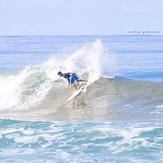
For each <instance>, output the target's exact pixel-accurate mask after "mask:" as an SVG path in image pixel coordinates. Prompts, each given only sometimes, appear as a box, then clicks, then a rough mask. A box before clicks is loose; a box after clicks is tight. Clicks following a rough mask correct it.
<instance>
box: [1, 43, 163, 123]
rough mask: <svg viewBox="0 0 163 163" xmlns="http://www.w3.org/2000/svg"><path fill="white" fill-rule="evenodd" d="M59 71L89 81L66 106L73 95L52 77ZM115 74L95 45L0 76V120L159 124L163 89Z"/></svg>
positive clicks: (111, 62) (114, 67) (108, 57)
mask: <svg viewBox="0 0 163 163" xmlns="http://www.w3.org/2000/svg"><path fill="white" fill-rule="evenodd" d="M58 71H62V72H76V73H77V74H78V75H79V77H80V78H84V79H85V78H89V86H88V87H87V91H86V92H85V93H82V94H81V95H80V96H78V97H77V98H75V99H74V100H72V101H69V102H66V100H67V99H68V98H69V97H70V96H71V95H72V93H73V92H74V90H73V88H67V81H66V80H65V79H63V78H60V77H59V76H58V75H57V72H58ZM88 72H89V77H88ZM116 74H117V65H116V62H115V59H114V57H113V56H112V55H111V54H109V53H108V52H107V51H106V50H105V48H104V46H103V45H102V43H101V41H100V40H96V41H94V42H90V43H86V44H83V46H82V47H81V48H79V49H77V50H76V51H75V52H73V53H71V54H67V53H65V52H64V53H63V54H62V55H54V56H52V57H51V58H50V59H48V60H47V61H45V62H43V63H42V64H38V65H35V66H27V67H26V68H25V69H24V70H23V71H21V72H15V73H11V72H10V73H1V74H0V90H1V92H0V111H1V117H2V118H14V119H26V120H45V121H46V120H51V121H56V120H58V121H62V120H63V121H72V120H102V121H103V120H111V121H151V120H152V121H160V120H162V114H163V113H162V108H163V106H162V99H163V94H162V92H163V84H161V83H154V82H148V81H134V80H128V79H126V78H121V77H117V76H116ZM81 84H82V83H77V86H78V87H79V86H80V85H81ZM24 115H26V116H25V117H24ZM144 116H145V117H146V118H145V119H143V117H144Z"/></svg>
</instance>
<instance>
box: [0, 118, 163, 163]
mask: <svg viewBox="0 0 163 163" xmlns="http://www.w3.org/2000/svg"><path fill="white" fill-rule="evenodd" d="M0 132H1V135H0V147H1V156H0V159H1V162H44V161H45V162H81V163H82V162H160V163H161V162H162V152H163V146H162V143H163V140H162V136H163V125H162V124H128V123H109V122H54V123H51V122H26V121H12V120H1V125H0Z"/></svg>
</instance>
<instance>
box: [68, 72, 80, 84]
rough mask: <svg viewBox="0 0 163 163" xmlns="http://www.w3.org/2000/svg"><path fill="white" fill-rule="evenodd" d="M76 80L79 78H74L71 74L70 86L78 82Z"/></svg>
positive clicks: (74, 75)
mask: <svg viewBox="0 0 163 163" xmlns="http://www.w3.org/2000/svg"><path fill="white" fill-rule="evenodd" d="M78 79H79V78H78V77H77V76H76V74H75V73H73V74H72V77H71V79H70V83H71V84H74V83H75V81H76V80H78Z"/></svg>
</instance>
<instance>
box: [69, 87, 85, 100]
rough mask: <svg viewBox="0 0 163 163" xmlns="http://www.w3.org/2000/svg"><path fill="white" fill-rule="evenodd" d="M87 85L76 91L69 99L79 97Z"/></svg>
mask: <svg viewBox="0 0 163 163" xmlns="http://www.w3.org/2000/svg"><path fill="white" fill-rule="evenodd" d="M86 87H87V84H86V85H83V86H82V87H81V88H80V89H79V90H77V91H75V92H74V94H73V95H72V96H71V97H70V98H68V99H67V101H70V100H72V99H73V98H75V97H77V96H78V95H79V94H80V93H82V92H83V91H84V89H86Z"/></svg>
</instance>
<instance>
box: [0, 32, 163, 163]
mask: <svg viewBox="0 0 163 163" xmlns="http://www.w3.org/2000/svg"><path fill="white" fill-rule="evenodd" d="M58 71H62V72H63V73H66V72H75V73H76V74H77V76H78V77H79V78H80V79H88V80H89V84H88V86H87V88H86V91H85V92H82V93H81V94H80V95H79V96H77V97H75V98H74V99H72V100H70V101H67V99H68V98H69V97H70V96H71V95H72V94H73V93H74V92H75V89H74V88H73V87H68V86H67V85H68V83H67V80H66V79H64V78H60V77H59V76H58V75H57V73H58ZM82 84H83V83H82V82H80V83H76V86H77V87H78V88H80V87H81V85H82ZM0 162H1V163H7V162H13V163H19V162H20V163H22V162H23V163H26V162H30V163H31V162H32V163H42V162H47V163H54V162H59V163H60V162H63V163H65V162H71V163H94V162H100V163H103V162H108V163H123V162H124V163H162V162H163V35H109V36H0Z"/></svg>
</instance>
